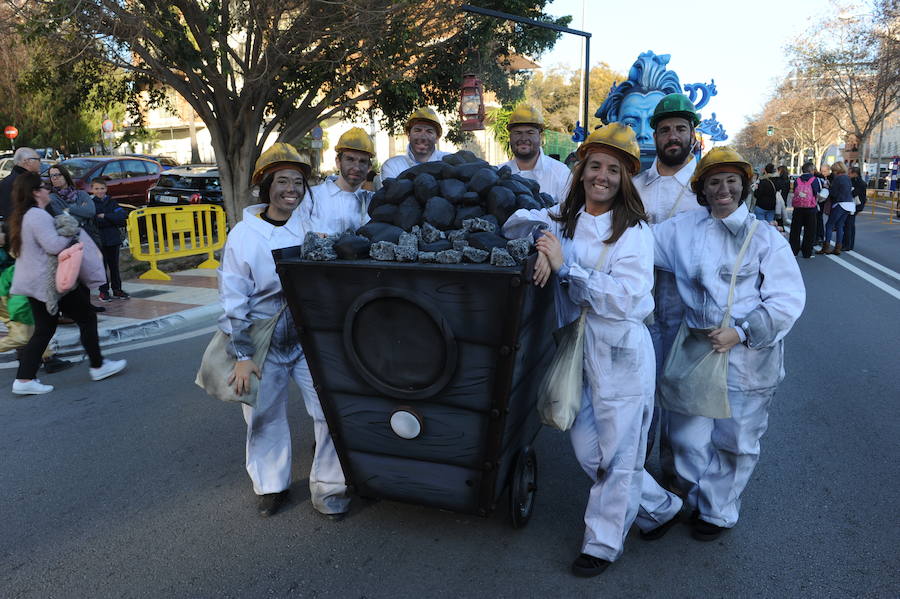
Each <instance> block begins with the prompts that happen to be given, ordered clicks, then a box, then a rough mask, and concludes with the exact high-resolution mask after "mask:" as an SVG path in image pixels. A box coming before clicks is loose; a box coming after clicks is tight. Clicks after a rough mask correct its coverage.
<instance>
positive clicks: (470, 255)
mask: <svg viewBox="0 0 900 599" xmlns="http://www.w3.org/2000/svg"><path fill="white" fill-rule="evenodd" d="M462 255H463V259H464V260H465V261H466V262H474V263H475V264H481V263H482V262H484V261H485V260H487V259H488V256H490V254H488V253H487V252H486V251H484V250H479V249H476V248H473V247H471V246H466V247H464V248H463V249H462Z"/></svg>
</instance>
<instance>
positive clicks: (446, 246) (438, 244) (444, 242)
mask: <svg viewBox="0 0 900 599" xmlns="http://www.w3.org/2000/svg"><path fill="white" fill-rule="evenodd" d="M452 249H453V244H452V243H450V240H449V239H438V240H437V241H435V242H433V243H423V244H422V245H421V246H420V247H419V250H420V251H423V252H443V251H444V250H452Z"/></svg>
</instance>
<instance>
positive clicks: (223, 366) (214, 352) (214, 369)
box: [194, 306, 285, 408]
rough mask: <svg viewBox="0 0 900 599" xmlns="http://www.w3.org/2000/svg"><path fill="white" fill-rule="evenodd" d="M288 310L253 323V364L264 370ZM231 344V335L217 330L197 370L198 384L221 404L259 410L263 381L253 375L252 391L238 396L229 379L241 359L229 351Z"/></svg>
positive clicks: (195, 380) (251, 332) (195, 381)
mask: <svg viewBox="0 0 900 599" xmlns="http://www.w3.org/2000/svg"><path fill="white" fill-rule="evenodd" d="M284 309H285V306H282V307H281V309H280V310H279V311H278V313H277V314H276V315H275V316H273V317H272V318H260V319H257V320H253V321H252V322H251V324H250V330H249V333H250V339H251V340H252V341H253V347H254V352H253V362H254V363H255V364H256V365H257V366H259V369H260V371H262V368H263V363H264V362H265V361H266V354H268V353H269V344H270V343H271V342H272V333H273V332H274V331H275V325H276V324H277V323H278V319H279V318H280V317H281V313H282V312H284ZM230 342H231V336H230V335H228V334H227V333H225V332H223V331H222V330H221V329H219V330H218V331H216V334H215V335H213V338H212V339H211V340H210V342H209V345H207V346H206V351H204V352H203V359H202V360H201V361H200V369H199V370H198V371H197V377H196V378H195V379H194V384H195V385H197V386H198V387H200V388H201V389H203V390H204V391H206V392H207V393H208V394H209V395H210V396H211V397H214V398H215V399H218V400H220V401H225V402H230V403H244V404H247V405H248V406H250V407H251V408H255V407H256V396H257V393H259V379H258V378H257V377H256V376H254V375H250V392H249V393H247V394H246V395H238V394H237V393H235V391H234V387H233V386H232V385H229V384H228V377H229V375H231V372H232V371H233V370H234V365H235V363H236V362H237V359H236V358H234V357H232V356H231V354H230V353H229V352H228V346H229V344H230Z"/></svg>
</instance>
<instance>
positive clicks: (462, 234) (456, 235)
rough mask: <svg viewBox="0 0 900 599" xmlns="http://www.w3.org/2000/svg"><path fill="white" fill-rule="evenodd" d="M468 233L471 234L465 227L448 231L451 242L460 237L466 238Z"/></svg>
mask: <svg viewBox="0 0 900 599" xmlns="http://www.w3.org/2000/svg"><path fill="white" fill-rule="evenodd" d="M468 234H469V232H468V231H466V230H465V229H457V230H455V231H448V232H447V239H449V240H450V241H451V242H453V241H457V240H460V239H465V238H466V236H467V235H468Z"/></svg>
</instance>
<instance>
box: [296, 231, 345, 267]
mask: <svg viewBox="0 0 900 599" xmlns="http://www.w3.org/2000/svg"><path fill="white" fill-rule="evenodd" d="M335 240H336V239H335V237H319V236H318V235H317V234H316V233H314V232H312V231H310V232H308V233H307V234H306V237H305V238H304V239H303V248H302V250H301V251H302V253H303V257H304V258H305V259H306V260H316V261H319V262H326V261H328V260H337V257H338V255H337V252H335V251H334V242H335Z"/></svg>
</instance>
